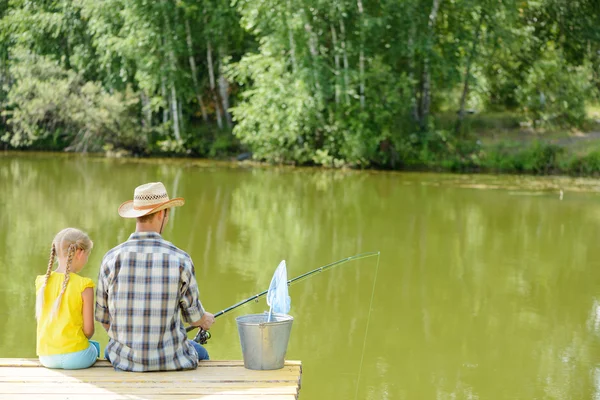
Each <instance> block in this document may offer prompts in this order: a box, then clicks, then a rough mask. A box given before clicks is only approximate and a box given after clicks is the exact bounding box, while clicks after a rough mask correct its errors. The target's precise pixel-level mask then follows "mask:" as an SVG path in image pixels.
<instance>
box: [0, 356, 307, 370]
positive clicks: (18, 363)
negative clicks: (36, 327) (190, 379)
mask: <svg viewBox="0 0 600 400" xmlns="http://www.w3.org/2000/svg"><path fill="white" fill-rule="evenodd" d="M300 365H302V362H301V361H296V360H286V361H285V365H284V366H285V367H293V366H300ZM243 366H244V362H243V361H242V360H208V361H200V362H199V363H198V368H204V367H243ZM0 367H43V366H42V364H40V361H39V360H38V359H37V358H0ZM93 368H112V365H111V364H110V363H109V362H108V361H106V360H98V361H96V364H94V366H93Z"/></svg>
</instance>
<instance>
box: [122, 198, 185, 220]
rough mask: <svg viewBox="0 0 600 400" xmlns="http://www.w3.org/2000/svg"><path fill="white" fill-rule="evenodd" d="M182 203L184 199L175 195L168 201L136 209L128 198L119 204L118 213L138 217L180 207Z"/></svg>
mask: <svg viewBox="0 0 600 400" xmlns="http://www.w3.org/2000/svg"><path fill="white" fill-rule="evenodd" d="M184 204H185V200H184V199H183V198H182V197H176V198H174V199H171V200H169V201H165V202H164V203H160V204H157V205H156V206H154V207H152V208H147V209H143V210H137V209H135V208H133V200H129V201H126V202H125V203H123V204H121V205H120V206H119V215H120V216H121V217H123V218H138V217H143V216H144V215H148V214H152V213H155V212H158V211H160V210H164V209H166V208H172V207H181V206H182V205H184Z"/></svg>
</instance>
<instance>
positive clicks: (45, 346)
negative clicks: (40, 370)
mask: <svg viewBox="0 0 600 400" xmlns="http://www.w3.org/2000/svg"><path fill="white" fill-rule="evenodd" d="M63 280H64V274H63V273H62V272H52V274H51V275H50V277H48V284H47V285H46V289H45V290H44V307H43V309H42V315H41V317H40V320H39V321H38V324H37V354H38V356H51V355H54V354H65V353H73V352H75V351H81V350H85V349H86V348H87V347H88V346H89V341H88V338H87V337H86V336H85V335H84V333H83V299H82V298H81V292H83V291H84V289H86V288H93V287H94V282H92V280H91V279H90V278H84V277H81V276H79V275H77V274H74V273H71V274H70V277H69V283H68V284H67V289H66V290H65V293H64V294H63V298H62V301H61V303H60V308H59V310H58V314H57V315H56V316H55V317H54V319H51V317H50V314H51V312H52V307H53V306H54V302H55V301H56V299H57V298H58V295H59V294H60V290H61V289H62V284H63ZM43 283H44V276H43V275H40V276H38V277H37V278H36V279H35V292H36V293H37V292H38V290H39V289H40V287H42V284H43Z"/></svg>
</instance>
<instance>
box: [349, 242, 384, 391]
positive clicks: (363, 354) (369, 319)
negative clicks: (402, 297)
mask: <svg viewBox="0 0 600 400" xmlns="http://www.w3.org/2000/svg"><path fill="white" fill-rule="evenodd" d="M379 256H380V253H379V252H377V267H375V278H374V279H373V290H372V291H371V302H370V303H369V315H368V316H367V327H366V328H365V340H364V342H363V348H362V354H361V355H360V364H359V367H358V378H357V379H356V393H355V395H354V398H355V399H357V398H358V387H359V386H358V385H359V384H360V375H361V373H362V366H363V360H364V358H365V348H366V346H367V335H368V333H369V322H371V311H372V310H373V308H372V306H373V297H375V283H377V273H378V272H379V260H380V257H379Z"/></svg>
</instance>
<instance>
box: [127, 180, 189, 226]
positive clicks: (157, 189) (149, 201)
mask: <svg viewBox="0 0 600 400" xmlns="http://www.w3.org/2000/svg"><path fill="white" fill-rule="evenodd" d="M184 203H185V200H184V199H183V198H181V197H177V198H175V199H169V195H168V194H167V189H165V185H163V184H162V182H151V183H146V184H145V185H141V186H138V187H136V188H135V191H134V192H133V200H129V201H126V202H125V203H123V204H121V205H120V206H119V215H120V216H121V217H123V218H137V217H142V216H144V215H148V214H152V213H155V212H157V211H160V210H164V209H165V208H171V207H180V206H182V205H183V204H184Z"/></svg>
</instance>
